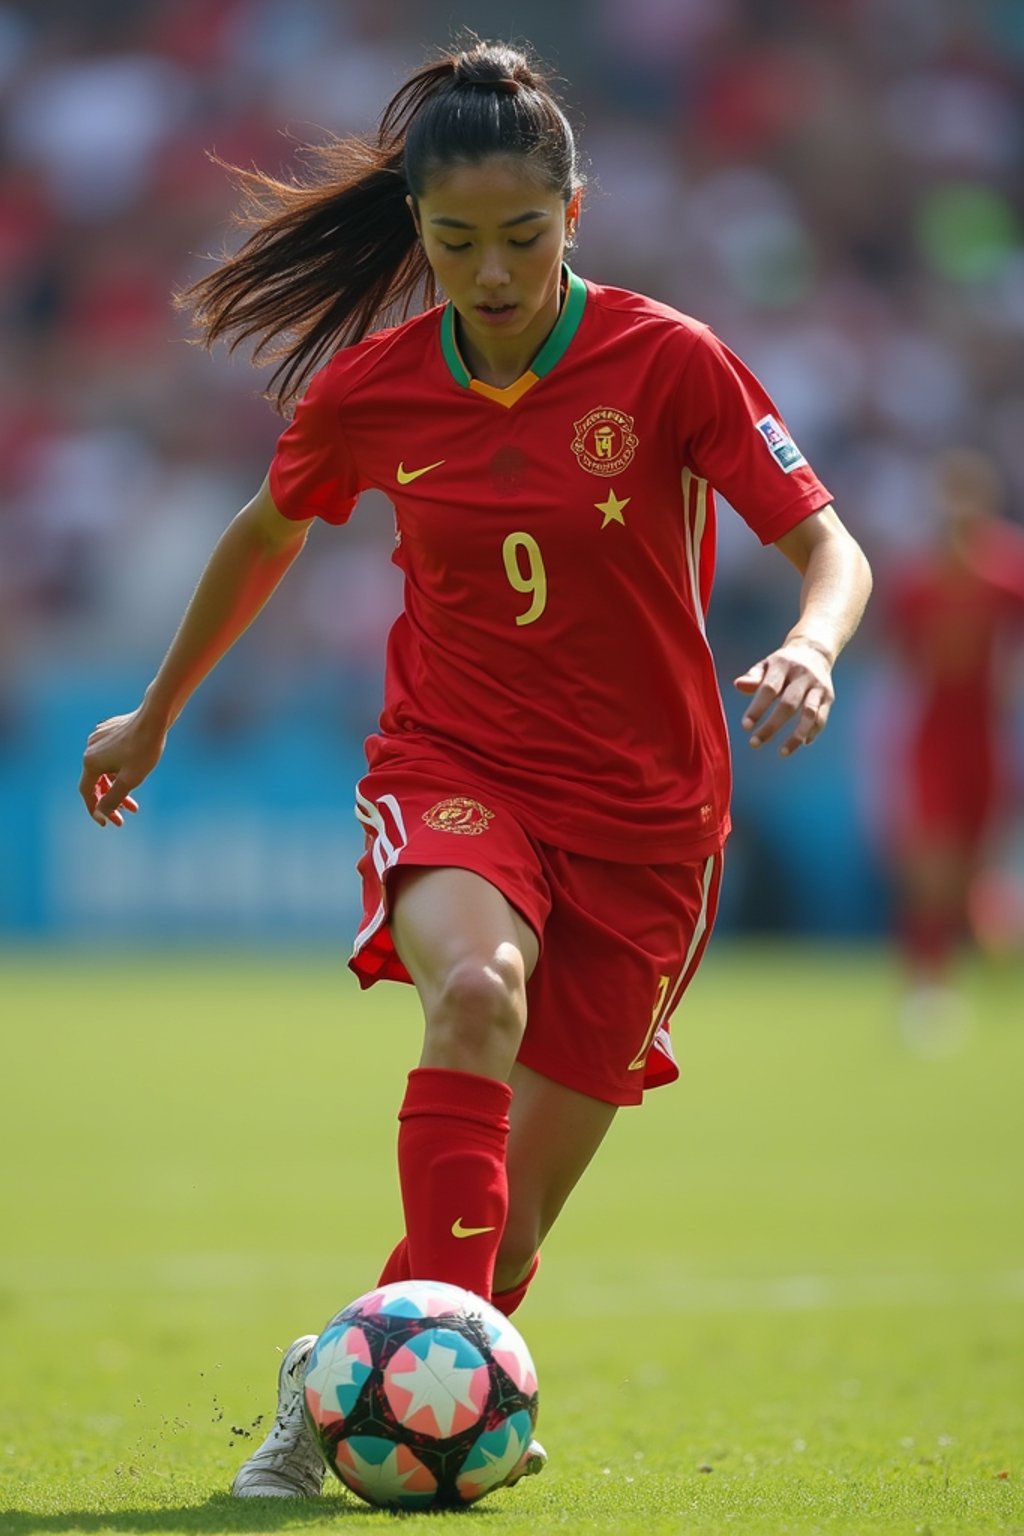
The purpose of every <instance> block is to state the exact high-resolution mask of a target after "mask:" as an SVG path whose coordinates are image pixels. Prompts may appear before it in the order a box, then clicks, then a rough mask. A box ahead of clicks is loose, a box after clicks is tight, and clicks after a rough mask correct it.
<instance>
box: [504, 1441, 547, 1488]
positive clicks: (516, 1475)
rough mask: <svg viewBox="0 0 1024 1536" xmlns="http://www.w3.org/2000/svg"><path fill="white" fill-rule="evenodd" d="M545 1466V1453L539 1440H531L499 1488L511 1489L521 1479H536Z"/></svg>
mask: <svg viewBox="0 0 1024 1536" xmlns="http://www.w3.org/2000/svg"><path fill="white" fill-rule="evenodd" d="M547 1464H548V1453H547V1451H546V1450H545V1449H544V1447H543V1446H542V1445H541V1443H540V1441H539V1440H531V1441H530V1443H529V1445H528V1446H527V1447H526V1450H525V1451H524V1452H523V1454H522V1455H521V1456H520V1458H519V1460H518V1461H517V1462H516V1464H515V1466H514V1467H513V1468H512V1471H511V1472H510V1473H509V1475H508V1477H506V1479H505V1481H504V1483H503V1484H502V1485H501V1486H502V1487H504V1488H512V1487H513V1486H514V1485H515V1484H516V1483H518V1481H519V1479H520V1478H521V1477H536V1476H537V1473H538V1472H543V1471H544V1468H545V1467H546V1466H547Z"/></svg>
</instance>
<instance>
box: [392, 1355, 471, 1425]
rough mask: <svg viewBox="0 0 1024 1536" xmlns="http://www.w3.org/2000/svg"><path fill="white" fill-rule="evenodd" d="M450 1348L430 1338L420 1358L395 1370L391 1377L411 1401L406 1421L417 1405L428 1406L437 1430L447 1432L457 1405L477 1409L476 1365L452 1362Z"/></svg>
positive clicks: (454, 1359)
mask: <svg viewBox="0 0 1024 1536" xmlns="http://www.w3.org/2000/svg"><path fill="white" fill-rule="evenodd" d="M457 1359H458V1356H457V1354H456V1352H455V1350H454V1349H449V1348H447V1347H446V1346H445V1345H444V1344H439V1343H437V1342H436V1340H433V1339H432V1340H431V1342H430V1347H429V1349H428V1350H427V1353H426V1354H425V1355H424V1357H423V1359H422V1360H417V1362H416V1364H415V1365H414V1366H413V1367H412V1369H411V1370H408V1371H395V1372H394V1373H393V1375H392V1377H391V1380H392V1381H393V1382H394V1383H395V1386H396V1387H401V1388H403V1390H404V1391H406V1392H408V1393H409V1396H410V1398H411V1402H410V1403H409V1407H408V1409H407V1410H406V1412H405V1414H404V1415H403V1417H404V1418H405V1420H406V1422H407V1423H408V1422H409V1420H411V1419H413V1418H414V1417H415V1416H416V1414H417V1413H419V1411H420V1409H421V1408H429V1409H430V1410H431V1412H432V1413H433V1415H434V1418H435V1419H436V1420H437V1430H438V1434H440V1435H441V1436H442V1437H443V1436H447V1435H450V1434H451V1432H452V1424H453V1423H454V1422H455V1413H456V1409H457V1408H468V1409H470V1410H471V1411H472V1412H473V1413H474V1414H476V1413H478V1412H479V1409H478V1406H477V1401H476V1399H475V1397H474V1396H473V1382H474V1379H475V1377H476V1374H477V1369H478V1368H477V1367H474V1366H460V1365H456V1363H455V1362H456V1360H457Z"/></svg>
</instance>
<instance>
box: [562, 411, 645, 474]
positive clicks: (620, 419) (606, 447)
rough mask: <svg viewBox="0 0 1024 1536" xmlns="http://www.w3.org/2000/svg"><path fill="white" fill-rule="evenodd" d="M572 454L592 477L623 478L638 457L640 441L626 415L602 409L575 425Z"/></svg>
mask: <svg viewBox="0 0 1024 1536" xmlns="http://www.w3.org/2000/svg"><path fill="white" fill-rule="evenodd" d="M573 426H574V428H575V431H576V436H575V437H574V438H573V440H572V451H573V453H574V454H575V455H576V457H577V459H578V460H579V463H580V466H581V468H583V469H585V470H587V471H588V473H590V474H592V475H620V474H621V473H622V471H623V470H624V469H625V468H626V465H627V464H629V462H630V460H631V459H632V457H633V455H634V453H636V448H637V443H638V442H639V438H638V437H637V435H636V433H635V432H634V431H633V418H632V416H627V415H626V413H625V411H614V410H612V409H611V407H609V406H600V407H599V408H598V409H597V410H596V411H589V412H588V413H587V415H586V416H582V417H581V418H580V420H579V421H575V422H573Z"/></svg>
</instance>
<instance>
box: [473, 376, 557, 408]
mask: <svg viewBox="0 0 1024 1536" xmlns="http://www.w3.org/2000/svg"><path fill="white" fill-rule="evenodd" d="M539 383H540V378H539V377H538V375H537V374H535V373H534V371H533V369H532V368H527V370H526V372H525V373H521V374H520V375H519V377H518V379H516V381H515V383H514V384H506V385H505V387H504V388H503V389H499V388H498V386H497V385H496V384H485V383H484V381H483V379H470V381H469V387H470V389H472V390H474V391H475V392H476V393H477V394H478V395H483V396H484V397H485V398H486V399H487V400H493V401H494V402H495V404H496V405H503V406H505V407H506V409H509V408H511V407H512V406H513V405H515V403H516V401H517V400H521V399H522V398H523V396H524V395H525V394H526V392H527V390H530V389H532V388H533V386H534V385H535V384H539Z"/></svg>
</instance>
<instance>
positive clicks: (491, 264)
mask: <svg viewBox="0 0 1024 1536" xmlns="http://www.w3.org/2000/svg"><path fill="white" fill-rule="evenodd" d="M508 277H509V274H508V267H507V266H506V264H505V262H504V261H503V259H502V256H501V252H500V251H484V252H483V253H482V254H481V257H480V266H479V269H478V271H477V277H476V280H477V282H478V283H479V284H480V287H481V288H487V289H488V290H493V289H495V288H501V287H503V285H504V284H505V283H507V282H508Z"/></svg>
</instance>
